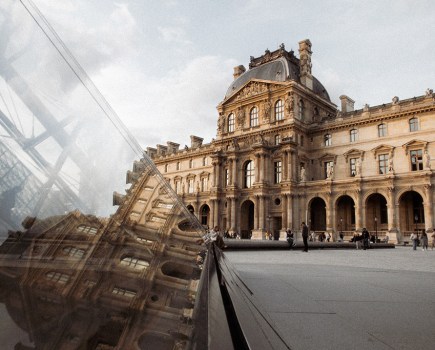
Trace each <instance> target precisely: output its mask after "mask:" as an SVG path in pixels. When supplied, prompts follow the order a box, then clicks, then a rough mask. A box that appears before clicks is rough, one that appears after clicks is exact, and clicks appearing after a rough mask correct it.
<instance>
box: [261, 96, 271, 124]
mask: <svg viewBox="0 0 435 350" xmlns="http://www.w3.org/2000/svg"><path fill="white" fill-rule="evenodd" d="M262 107H263V121H264V122H265V123H268V122H269V120H270V110H271V108H272V104H271V103H270V101H266V102H265V103H263V106H262Z"/></svg>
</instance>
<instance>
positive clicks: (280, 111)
mask: <svg viewBox="0 0 435 350" xmlns="http://www.w3.org/2000/svg"><path fill="white" fill-rule="evenodd" d="M282 119H284V104H283V102H282V100H278V101H276V103H275V120H282Z"/></svg>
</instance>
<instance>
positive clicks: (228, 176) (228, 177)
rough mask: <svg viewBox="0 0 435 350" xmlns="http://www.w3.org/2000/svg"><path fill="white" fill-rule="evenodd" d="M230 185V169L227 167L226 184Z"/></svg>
mask: <svg viewBox="0 0 435 350" xmlns="http://www.w3.org/2000/svg"><path fill="white" fill-rule="evenodd" d="M229 185H230V170H229V169H225V186H229Z"/></svg>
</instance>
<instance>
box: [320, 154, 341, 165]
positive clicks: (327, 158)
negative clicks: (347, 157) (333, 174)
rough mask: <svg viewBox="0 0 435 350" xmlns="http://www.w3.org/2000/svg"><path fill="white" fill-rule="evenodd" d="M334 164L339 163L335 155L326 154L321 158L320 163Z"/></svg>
mask: <svg viewBox="0 0 435 350" xmlns="http://www.w3.org/2000/svg"><path fill="white" fill-rule="evenodd" d="M331 161H332V162H334V164H336V163H337V156H336V155H335V154H331V153H326V154H324V155H323V156H321V157H320V158H319V163H320V164H322V163H323V162H331Z"/></svg>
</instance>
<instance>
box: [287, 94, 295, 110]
mask: <svg viewBox="0 0 435 350" xmlns="http://www.w3.org/2000/svg"><path fill="white" fill-rule="evenodd" d="M294 104H295V101H294V98H293V95H289V96H287V97H286V98H285V110H286V111H287V114H290V113H291V112H293V108H294Z"/></svg>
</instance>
